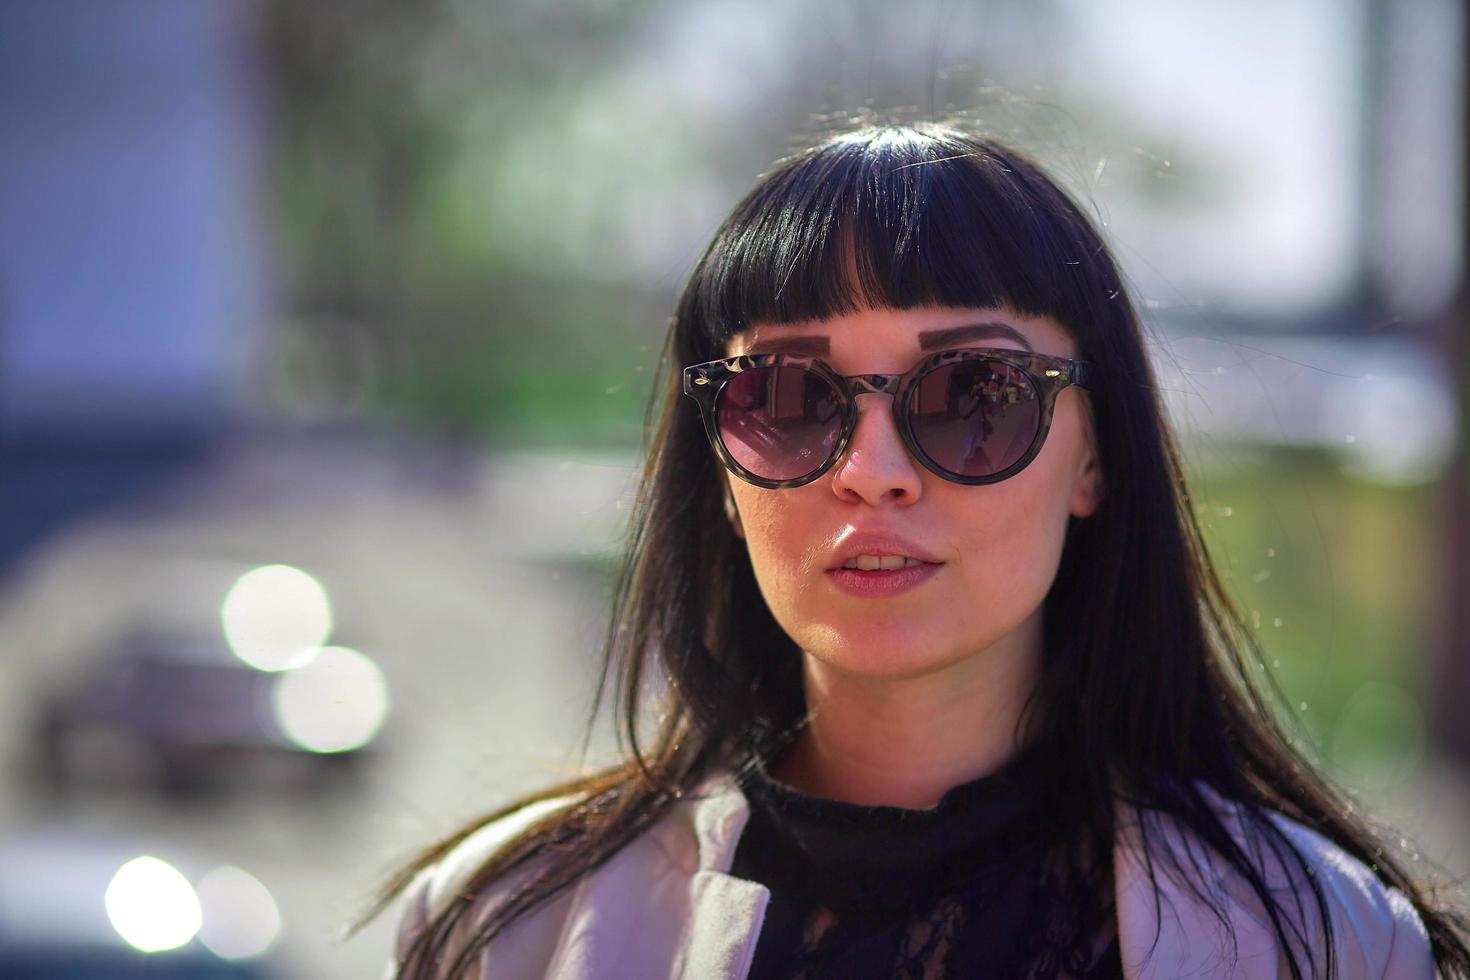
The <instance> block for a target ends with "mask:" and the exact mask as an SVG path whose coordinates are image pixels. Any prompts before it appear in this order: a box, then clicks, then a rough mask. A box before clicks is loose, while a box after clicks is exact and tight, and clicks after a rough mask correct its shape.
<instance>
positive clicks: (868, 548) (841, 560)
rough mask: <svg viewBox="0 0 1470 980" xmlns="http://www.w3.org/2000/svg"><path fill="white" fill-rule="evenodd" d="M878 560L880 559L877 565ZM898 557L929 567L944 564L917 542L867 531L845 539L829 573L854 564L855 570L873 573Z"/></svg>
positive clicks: (837, 548)
mask: <svg viewBox="0 0 1470 980" xmlns="http://www.w3.org/2000/svg"><path fill="white" fill-rule="evenodd" d="M874 558H876V559H878V560H879V561H878V564H877V565H876V566H875V565H874V563H873V559H874ZM894 558H903V559H914V560H916V561H920V562H923V563H925V564H928V565H942V564H943V562H942V561H940V560H939V558H938V557H937V556H936V555H935V554H934V553H933V552H931V551H930V550H929V549H927V548H925V547H923V546H922V545H920V544H919V543H918V542H916V541H912V540H910V539H908V538H905V537H902V536H900V535H896V534H891V533H890V534H885V533H878V532H872V531H866V532H857V533H854V534H850V535H848V536H847V537H846V538H843V539H842V541H841V542H840V543H839V544H838V546H837V547H836V548H835V549H834V550H833V552H832V555H831V557H830V558H829V559H828V561H827V570H828V571H833V570H836V569H840V568H842V567H843V566H846V565H849V563H852V566H853V567H856V568H859V569H863V570H868V571H873V570H877V569H880V568H882V567H883V566H884V565H890V566H891V565H892V564H893V561H892V559H894ZM884 559H888V560H887V561H884ZM905 564H908V562H905Z"/></svg>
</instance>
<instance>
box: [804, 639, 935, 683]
mask: <svg viewBox="0 0 1470 980" xmlns="http://www.w3.org/2000/svg"><path fill="white" fill-rule="evenodd" d="M802 649H804V650H806V651H807V654H808V656H811V657H812V658H814V659H816V660H817V661H819V662H821V663H822V664H823V665H825V666H826V667H827V668H829V669H831V670H835V671H838V672H840V673H843V674H851V675H854V676H861V677H871V678H874V679H878V678H882V679H888V680H901V679H903V678H907V677H920V676H923V675H925V674H931V673H934V672H935V671H939V670H943V669H944V668H946V667H949V666H952V665H953V664H955V663H957V662H958V661H960V660H963V659H964V655H963V654H957V653H955V652H954V651H953V650H952V649H949V648H948V645H945V644H940V643H937V642H936V641H935V638H933V637H926V636H922V635H919V634H918V633H916V631H914V630H907V629H905V630H885V629H883V628H881V627H878V628H873V629H865V630H861V631H854V632H853V633H851V634H847V633H843V632H838V631H824V635H823V636H822V637H821V642H814V643H810V644H803V645H802Z"/></svg>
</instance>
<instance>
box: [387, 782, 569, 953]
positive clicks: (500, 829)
mask: <svg viewBox="0 0 1470 980" xmlns="http://www.w3.org/2000/svg"><path fill="white" fill-rule="evenodd" d="M576 801H577V798H576V797H574V796H562V797H556V798H553V799H547V800H539V801H537V802H535V803H530V804H527V805H526V806H523V807H521V808H519V809H517V810H514V811H512V812H511V813H508V814H505V815H504V816H502V817H500V818H499V819H496V820H492V821H490V822H489V823H487V824H485V825H484V826H482V827H480V828H478V829H477V830H475V831H474V832H472V833H471V834H469V835H468V836H467V837H465V838H464V840H462V841H460V842H459V843H458V844H456V845H455V846H454V848H453V849H452V850H451V851H449V853H447V854H445V855H444V856H443V857H442V858H440V859H439V860H438V861H436V862H434V863H433V864H431V865H428V866H427V867H425V868H424V869H422V870H421V871H419V873H418V874H417V875H416V876H415V877H414V879H413V880H412V881H411V882H410V883H409V885H408V886H407V888H406V889H405V890H404V899H403V912H402V915H401V917H400V918H399V921H398V927H397V933H396V938H395V942H394V960H393V962H394V964H401V963H402V962H403V961H404V959H405V958H406V957H407V956H408V952H409V950H410V948H411V947H412V946H413V944H414V942H415V940H417V939H418V937H419V935H420V934H421V933H422V932H423V931H424V929H425V927H426V926H428V924H429V923H430V922H432V921H433V920H434V918H435V917H436V916H438V915H439V914H440V913H441V912H443V911H444V910H445V909H446V908H448V907H449V905H450V903H451V902H453V900H454V898H455V897H456V896H458V895H460V894H462V893H463V892H464V891H465V890H466V888H467V886H468V885H469V882H470V880H471V879H472V878H473V877H474V876H475V873H476V872H477V871H479V870H480V869H481V868H482V867H484V866H485V863H486V862H487V861H489V860H490V859H491V858H492V857H493V856H494V855H495V854H496V853H497V852H499V851H500V850H501V849H502V848H503V847H505V846H506V845H507V844H508V843H510V842H511V841H513V840H515V838H517V837H519V836H520V835H521V834H523V833H525V832H526V831H527V830H529V829H530V828H531V827H532V826H534V825H535V824H536V823H537V822H538V821H540V820H541V819H543V818H544V817H548V816H550V815H552V814H554V813H556V812H558V811H560V810H564V809H566V808H567V807H570V806H571V805H573V804H574V803H576ZM516 880H517V878H516V876H512V877H511V878H510V879H506V880H502V881H499V882H496V883H495V884H494V885H493V886H492V887H490V888H489V889H486V890H485V891H483V892H481V893H480V894H479V895H477V896H476V898H475V902H474V907H473V908H472V909H471V914H470V915H469V916H467V917H466V918H465V919H463V920H461V924H460V925H458V926H457V927H456V935H455V936H452V937H451V943H450V946H449V949H450V950H451V951H455V950H457V949H458V948H460V946H462V944H463V942H464V940H465V939H466V938H468V936H469V934H470V932H471V931H472V926H473V923H474V922H475V921H476V920H478V919H480V918H482V917H483V915H484V914H485V913H486V912H487V911H489V910H490V909H492V908H493V907H494V906H495V904H496V903H497V902H499V901H500V900H502V899H504V898H505V897H506V896H507V895H508V894H509V892H510V890H511V889H512V888H514V886H515V882H516ZM456 943H458V945H457V944H456ZM395 972H396V966H390V969H389V971H388V976H393V975H394V973H395Z"/></svg>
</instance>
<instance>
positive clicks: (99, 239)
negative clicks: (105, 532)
mask: <svg viewBox="0 0 1470 980" xmlns="http://www.w3.org/2000/svg"><path fill="white" fill-rule="evenodd" d="M252 6H253V5H252V4H249V3H246V2H242V0H117V2H109V3H100V4H99V3H90V2H87V0H13V2H7V3H5V4H3V5H0V120H3V124H0V472H3V474H4V478H3V479H0V513H3V514H4V515H5V518H4V520H0V569H3V568H4V567H5V566H8V565H9V564H10V563H12V562H13V561H14V560H15V558H16V557H17V556H18V555H20V554H21V553H23V552H24V551H25V550H26V549H27V548H28V547H30V546H31V545H33V544H34V543H35V542H37V541H39V540H40V539H41V538H43V537H44V536H45V534H46V533H47V531H48V530H50V529H51V528H54V527H56V526H57V525H59V524H60V523H62V522H65V521H66V520H68V519H70V518H72V517H74V516H76V515H78V514H81V513H85V512H87V511H89V510H92V509H95V508H98V507H101V506H104V505H106V504H109V503H113V502H116V501H118V500H119V499H121V498H127V497H130V496H134V495H137V494H140V493H143V492H145V491H146V490H148V489H149V488H150V487H154V486H156V485H157V484H158V482H159V481H160V480H161V479H164V478H166V477H167V475H168V474H169V473H170V472H172V471H173V470H174V469H175V467H177V466H178V465H179V464H180V463H181V462H184V461H187V460H189V459H191V458H193V457H195V456H196V455H197V454H198V453H200V452H201V451H202V450H203V449H204V448H206V447H207V446H208V445H209V444H210V442H211V440H213V439H214V438H215V437H217V436H218V435H220V434H221V433H222V432H223V431H225V430H227V429H228V428H229V427H230V426H231V425H232V424H233V423H234V422H235V421H236V420H237V419H238V417H239V414H240V412H241V410H242V406H243V397H244V392H245V390H246V387H245V382H246V380H247V379H248V378H249V377H250V375H251V373H252V371H253V369H254V365H255V364H256V356H255V355H256V351H257V349H258V346H259V339H260V336H261V327H262V325H263V322H264V316H265V308H266V304H265V294H264V283H265V275H264V266H263V261H262V256H263V252H262V249H261V232H262V231H263V229H262V216H263V214H264V209H263V203H264V202H263V199H262V193H261V192H262V189H263V186H264V183H265V181H264V175H263V173H262V171H261V164H262V147H261V132H262V130H261V126H260V124H259V118H258V114H257V108H258V106H257V91H256V84H255V83H256V80H257V76H256V68H257V66H256V65H255V64H254V63H253V62H252V61H251V60H250V52H249V50H248V49H247V46H246V44H245V42H246V41H247V40H248V37H249V34H248V30H247V28H248V26H249V21H248V16H249V14H250V12H251V8H252Z"/></svg>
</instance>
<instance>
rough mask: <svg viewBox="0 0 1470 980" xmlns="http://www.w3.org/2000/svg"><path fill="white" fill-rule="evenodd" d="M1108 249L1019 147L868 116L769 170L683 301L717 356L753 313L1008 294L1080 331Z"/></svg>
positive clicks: (826, 313) (1010, 301) (840, 310)
mask: <svg viewBox="0 0 1470 980" xmlns="http://www.w3.org/2000/svg"><path fill="white" fill-rule="evenodd" d="M1102 250H1103V245H1102V242H1101V240H1100V239H1098V237H1097V235H1096V233H1095V232H1093V230H1092V228H1091V226H1090V224H1089V223H1088V222H1087V220H1086V219H1085V218H1084V217H1083V216H1082V215H1081V213H1080V212H1079V211H1078V210H1077V208H1076V207H1075V205H1073V203H1072V202H1071V201H1070V200H1069V199H1068V198H1067V197H1066V195H1065V194H1063V193H1062V192H1061V191H1060V190H1059V189H1058V188H1057V187H1056V186H1055V185H1054V184H1053V183H1052V182H1051V181H1050V180H1049V179H1048V178H1046V177H1045V176H1044V175H1043V174H1042V173H1041V171H1040V170H1038V169H1037V168H1036V167H1035V166H1034V165H1033V164H1031V163H1030V162H1029V161H1027V160H1026V159H1024V158H1023V157H1021V156H1019V155H1018V154H1016V153H1015V152H1014V151H1012V150H1009V149H1004V148H1001V147H998V146H995V145H992V144H990V143H988V142H986V141H984V140H981V139H978V138H975V137H972V136H968V135H965V134H962V133H959V132H957V131H954V130H950V129H946V128H943V127H937V126H936V127H898V128H883V129H869V130H864V131H861V132H859V133H855V134H851V135H848V136H842V137H837V138H835V139H832V140H829V141H827V142H825V143H822V144H819V145H818V146H816V147H814V148H812V149H810V150H807V151H805V152H804V153H802V154H800V155H798V156H796V157H794V158H792V159H790V160H788V161H786V162H785V163H783V164H781V165H780V166H778V167H777V168H776V169H775V170H774V171H773V172H772V173H771V174H769V175H767V176H766V177H765V179H763V180H762V181H761V183H760V184H759V185H758V186H757V187H756V189H755V190H754V191H752V192H751V193H750V195H749V196H747V197H746V198H745V200H743V201H742V202H741V203H740V204H739V205H738V206H737V207H736V209H735V210H734V212H733V213H732V214H731V215H730V217H729V218H728V219H727V220H726V222H725V223H724V225H722V226H721V228H720V229H719V231H718V232H717V233H716V234H715V237H714V240H713V241H712V242H711V243H710V246H709V249H708V250H707V251H706V253H705V255H704V257H703V259H702V260H701V262H700V264H699V266H698V267H697V268H696V269H695V271H694V274H693V275H692V276H691V279H690V282H689V284H688V291H687V292H686V295H685V301H686V302H685V304H684V309H685V310H686V311H687V313H688V314H690V315H691V318H692V319H693V320H694V321H696V322H694V323H690V324H688V325H687V326H689V327H693V328H695V329H694V333H696V334H697V335H699V341H700V342H702V343H703V344H706V345H708V348H709V350H710V351H712V352H713V353H711V356H717V354H718V353H719V352H722V351H723V349H724V346H725V343H726V342H727V341H728V340H729V339H730V337H731V336H732V335H733V334H734V333H736V332H738V331H740V330H742V329H744V328H745V327H747V326H749V325H750V324H753V323H793V322H797V321H804V320H822V319H827V318H829V317H832V316H837V315H840V314H844V313H851V312H855V311H858V310H861V309H872V308H888V309H909V308H913V307H918V306H951V307H959V306H965V307H996V306H1009V307H1011V308H1012V309H1014V310H1015V311H1017V312H1019V313H1026V314H1032V315H1044V316H1049V317H1052V318H1053V319H1055V320H1057V321H1058V322H1060V323H1061V324H1062V325H1063V326H1065V327H1067V328H1068V329H1069V330H1071V331H1072V332H1073V333H1074V334H1075V333H1076V329H1077V326H1078V324H1079V323H1080V322H1082V320H1083V319H1084V316H1083V314H1084V312H1085V310H1086V309H1087V308H1088V305H1089V297H1090V296H1095V295H1096V290H1097V288H1098V287H1104V288H1107V284H1105V283H1101V282H1097V281H1096V280H1097V278H1098V276H1099V274H1100V270H1099V266H1101V267H1106V269H1105V270H1103V274H1106V272H1109V271H1110V270H1111V262H1110V261H1109V260H1108V259H1107V258H1103V259H1102V261H1101V262H1099V261H1098V259H1099V257H1100V256H1099V252H1100V251H1102ZM1114 288H1115V287H1114ZM691 339H693V338H691Z"/></svg>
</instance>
